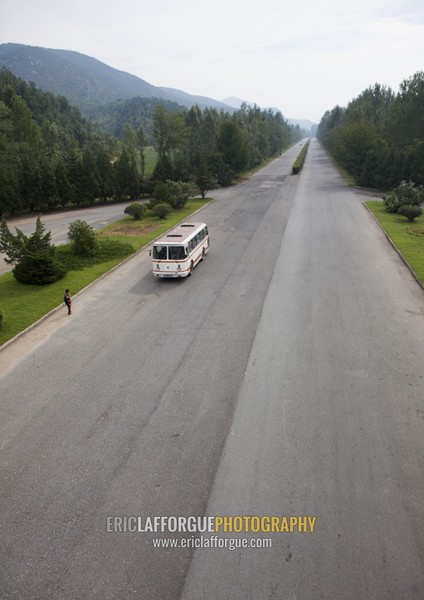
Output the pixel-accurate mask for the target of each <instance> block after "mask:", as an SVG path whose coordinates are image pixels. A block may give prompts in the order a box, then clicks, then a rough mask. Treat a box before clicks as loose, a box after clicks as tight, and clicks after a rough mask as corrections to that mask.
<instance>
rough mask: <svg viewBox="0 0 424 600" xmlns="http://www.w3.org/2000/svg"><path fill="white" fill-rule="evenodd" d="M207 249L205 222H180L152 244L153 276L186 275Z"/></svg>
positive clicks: (202, 257)
mask: <svg viewBox="0 0 424 600" xmlns="http://www.w3.org/2000/svg"><path fill="white" fill-rule="evenodd" d="M208 251H209V234H208V227H207V225H206V223H192V222H186V223H182V224H181V225H178V226H177V227H175V229H172V231H169V232H168V233H167V234H165V235H164V236H163V237H161V238H160V239H158V240H156V242H154V244H153V248H152V251H151V256H152V260H153V275H155V277H187V276H188V275H191V274H192V272H193V269H194V267H195V266H196V265H197V263H198V262H200V261H201V260H203V259H204V257H205V255H206V253H207V252H208Z"/></svg>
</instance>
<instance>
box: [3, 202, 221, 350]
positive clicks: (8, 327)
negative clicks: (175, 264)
mask: <svg viewBox="0 0 424 600" xmlns="http://www.w3.org/2000/svg"><path fill="white" fill-rule="evenodd" d="M209 201H210V200H209V199H205V200H203V199H197V198H196V199H194V200H190V201H188V202H187V204H186V205H185V206H184V207H183V208H181V209H179V210H175V211H174V212H172V213H171V214H170V215H169V216H168V218H167V219H165V220H163V221H161V220H159V219H158V218H157V217H155V216H153V215H150V213H148V214H147V215H146V217H145V218H144V219H142V220H141V221H136V220H134V219H133V218H132V217H125V218H123V219H120V220H119V221H116V222H115V223H112V224H111V225H108V226H107V227H105V228H104V229H101V230H99V231H98V232H97V237H98V239H99V243H100V245H101V249H102V251H101V257H100V259H98V260H101V262H95V263H94V264H90V263H89V261H85V263H84V262H83V261H80V265H79V266H80V267H81V266H82V268H78V269H74V268H73V269H72V270H69V271H68V272H67V274H66V275H65V277H63V279H60V280H59V281H56V282H55V283H51V284H48V285H40V286H38V285H26V284H23V283H19V282H18V281H16V279H15V278H14V277H13V275H12V273H6V274H5V275H2V276H0V311H1V312H2V313H3V324H2V327H1V328H0V346H1V345H3V344H5V343H6V342H7V341H8V340H10V339H11V338H13V337H14V336H15V335H17V334H18V333H20V332H21V331H23V330H24V329H26V328H27V327H29V326H30V325H32V324H33V323H35V322H36V321H38V319H40V318H41V317H43V316H44V315H46V314H47V313H48V312H50V311H51V310H53V309H54V308H56V307H57V306H59V305H60V304H61V302H62V298H63V294H64V290H65V288H69V289H70V290H71V294H72V295H75V294H76V293H78V292H79V291H81V290H82V289H83V288H85V287H86V286H87V285H89V284H90V283H92V282H93V281H95V280H96V279H98V278H99V277H101V276H102V275H104V274H105V273H107V272H108V271H110V270H111V269H112V268H113V267H115V266H116V265H118V264H119V263H121V262H122V261H123V260H125V258H127V257H128V256H130V255H131V254H134V252H136V251H137V250H139V249H140V248H143V247H144V246H146V245H147V244H149V243H150V242H152V241H153V240H154V239H156V238H157V237H158V236H160V235H161V234H162V233H164V232H165V231H167V230H168V229H170V228H171V227H173V225H175V224H176V223H179V222H180V221H181V220H184V219H186V218H188V217H189V216H190V215H191V214H192V213H193V212H195V211H196V210H198V209H199V208H202V207H203V206H204V205H205V204H207V203H208V202H209ZM199 220H200V219H199ZM57 253H58V257H59V258H60V259H61V260H62V261H63V262H65V263H68V264H71V266H72V256H71V251H70V246H69V245H67V244H66V245H64V246H58V247H57Z"/></svg>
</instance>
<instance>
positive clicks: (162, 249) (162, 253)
mask: <svg viewBox="0 0 424 600" xmlns="http://www.w3.org/2000/svg"><path fill="white" fill-rule="evenodd" d="M167 248H168V246H153V258H154V259H155V260H166V259H167V258H168V253H167Z"/></svg>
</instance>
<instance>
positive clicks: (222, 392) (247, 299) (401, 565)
mask: <svg viewBox="0 0 424 600" xmlns="http://www.w3.org/2000/svg"><path fill="white" fill-rule="evenodd" d="M298 150H299V148H298V147H297V146H296V147H294V148H292V149H291V150H290V151H288V152H287V153H285V154H283V155H282V156H281V157H279V158H278V159H277V160H275V161H273V162H272V163H271V164H269V165H268V166H267V167H266V168H265V169H263V170H261V171H260V172H258V173H256V174H255V175H254V176H252V177H251V179H250V180H249V181H246V182H244V183H243V184H241V185H239V186H236V187H233V188H227V189H223V190H219V191H216V192H215V193H214V201H213V202H212V203H211V204H209V205H208V206H207V207H205V208H204V209H202V211H201V212H200V213H199V218H201V219H202V220H203V221H205V222H206V223H207V224H208V227H209V231H210V237H211V250H210V252H209V253H208V255H207V257H206V259H205V261H204V262H202V263H200V264H199V266H198V267H196V269H195V271H194V274H193V276H192V277H190V278H188V279H185V280H180V281H171V280H163V281H158V280H156V279H155V278H154V277H153V276H152V273H151V262H150V258H149V256H148V251H147V250H146V251H143V252H142V253H140V254H139V255H137V256H136V257H134V258H132V259H131V260H129V261H128V262H127V263H125V264H124V265H123V266H122V267H121V268H119V269H117V270H116V271H114V272H113V273H111V274H110V275H109V276H107V277H106V278H104V279H102V280H101V281H99V282H97V283H96V284H95V285H94V286H93V287H91V288H90V289H89V290H88V291H87V292H85V293H83V294H81V295H80V296H78V297H77V298H76V300H75V302H74V305H73V315H72V319H71V318H68V317H67V316H66V315H65V312H64V313H63V314H61V313H55V314H54V315H53V316H52V317H50V318H49V319H47V321H45V322H44V323H43V324H42V325H41V326H40V327H37V328H36V329H35V330H33V331H32V332H30V333H29V334H28V335H26V336H23V337H22V338H20V339H19V340H18V341H17V342H15V343H14V344H12V345H11V346H9V347H8V348H7V349H6V351H3V352H0V370H1V371H2V373H3V375H2V376H1V379H0V395H1V398H2V400H1V406H2V419H1V425H0V427H1V430H0V431H1V437H0V440H1V441H0V445H1V457H0V461H1V465H2V473H3V475H2V492H1V513H0V514H1V517H0V518H1V528H2V536H1V540H2V541H1V561H2V565H3V574H2V580H1V588H0V595H1V597H2V599H11V598H20V599H26V598H28V599H29V598H31V599H33V598H48V599H68V598H87V599H97V598H98V599H102V600H108V599H121V598H122V599H125V600H127V599H130V598H137V599H140V598H143V599H149V600H150V599H152V600H159V599H166V600H168V599H169V600H171V599H176V598H183V599H184V600H188V599H193V600H194V599H196V600H201V599H203V598H207V599H209V598H210V599H213V600H217V599H218V600H219V599H224V598H231V599H235V600H237V599H240V600H241V599H243V600H246V599H261V600H262V599H263V598H284V599H286V598H302V599H308V600H309V599H315V598H320V597H322V598H326V600H328V599H330V600H332V599H334V600H336V599H337V600H339V599H340V598H343V599H344V600H350V599H352V600H358V599H362V598H363V599H367V600H368V599H376V600H382V599H386V598H387V599H388V598H408V599H414V598H416V599H418V598H422V596H423V593H424V581H423V560H424V543H423V542H424V532H423V525H422V523H423V522H424V521H423V516H424V514H423V513H424V508H423V503H422V501H421V499H422V497H423V491H424V490H423V486H424V484H423V481H424V479H423V461H422V457H423V456H424V435H423V433H424V431H423V430H424V408H423V404H422V398H423V391H424V386H423V376H422V364H424V344H423V341H424V324H423V314H424V303H423V295H422V290H421V288H420V287H419V286H418V285H417V283H416V282H415V280H414V279H413V278H412V276H411V275H410V273H409V271H408V270H407V269H406V268H405V266H404V265H403V263H402V262H401V261H400V259H399V257H398V255H397V254H396V253H395V252H394V251H393V249H392V248H391V247H390V245H389V244H388V243H387V241H386V239H385V237H384V235H383V234H382V233H381V231H380V229H379V228H378V227H377V225H376V224H375V223H374V221H373V220H372V219H371V217H370V215H369V214H368V212H367V211H366V210H365V209H364V208H363V206H362V204H361V197H360V196H359V195H358V194H357V193H356V192H354V191H352V190H351V189H349V188H348V187H347V186H346V185H345V184H344V183H343V181H342V180H341V178H340V177H339V175H338V174H337V172H336V170H335V169H334V167H333V166H332V164H331V163H330V161H329V160H328V159H327V157H326V155H325V153H324V152H323V151H322V149H321V148H320V146H319V144H318V142H317V141H316V140H312V142H311V145H310V148H309V151H308V156H307V160H306V164H305V167H304V170H303V172H302V174H301V175H300V176H296V177H295V176H290V175H289V174H290V171H291V166H292V164H293V162H294V159H295V157H296V155H297V153H298ZM217 515H218V516H219V515H221V516H225V515H227V516H235V517H236V516H255V515H256V516H260V517H264V516H271V517H272V516H279V517H281V519H283V517H287V519H290V517H293V516H295V517H296V516H297V517H302V516H304V517H306V518H310V519H314V518H315V520H314V521H313V523H314V527H313V531H312V530H309V531H298V530H296V528H293V529H292V530H290V531H287V530H282V531H279V532H272V533H270V534H263V535H262V534H260V535H259V534H258V533H256V532H252V531H248V532H241V533H236V534H234V535H233V536H231V534H229V533H220V534H219V535H218V536H217V538H218V539H219V540H224V539H226V538H229V537H234V538H236V539H237V538H238V539H240V538H241V537H242V538H243V539H246V540H247V541H248V543H249V542H252V541H257V539H258V538H261V537H266V538H269V539H270V540H271V542H272V545H271V547H262V548H258V547H256V548H253V547H250V548H236V549H234V550H229V549H228V548H197V549H196V548H195V547H194V543H193V545H192V546H191V547H187V546H186V547H175V548H170V547H168V548H163V547H157V546H158V544H157V539H166V538H168V537H172V538H176V539H180V540H181V539H182V538H190V535H188V534H187V533H186V534H183V533H180V534H173V535H167V534H166V533H164V534H155V533H154V532H151V531H150V532H149V531H143V532H139V533H136V532H133V533H131V532H127V533H124V532H121V533H118V532H116V533H113V532H111V531H108V523H109V522H110V521H109V520H108V519H110V517H114V516H115V517H118V518H119V517H122V516H140V517H142V518H143V519H146V517H152V518H153V517H155V516H158V517H160V516H162V517H171V516H177V517H178V516H181V517H186V518H187V517H189V516H194V517H201V516H212V517H213V516H217ZM144 522H145V521H144ZM281 522H282V523H284V522H285V521H283V520H282V521H281ZM309 522H311V521H309ZM287 523H290V521H289V520H288V521H287ZM203 535H204V537H205V534H203ZM191 537H192V538H193V540H194V539H200V534H199V535H196V534H192V536H191ZM206 537H209V536H208V535H206Z"/></svg>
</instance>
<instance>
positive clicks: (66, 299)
mask: <svg viewBox="0 0 424 600" xmlns="http://www.w3.org/2000/svg"><path fill="white" fill-rule="evenodd" d="M63 301H64V303H65V306H67V307H68V315H71V314H72V310H71V305H72V298H71V294H70V293H69V290H68V289H66V290H65V295H64V296H63Z"/></svg>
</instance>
